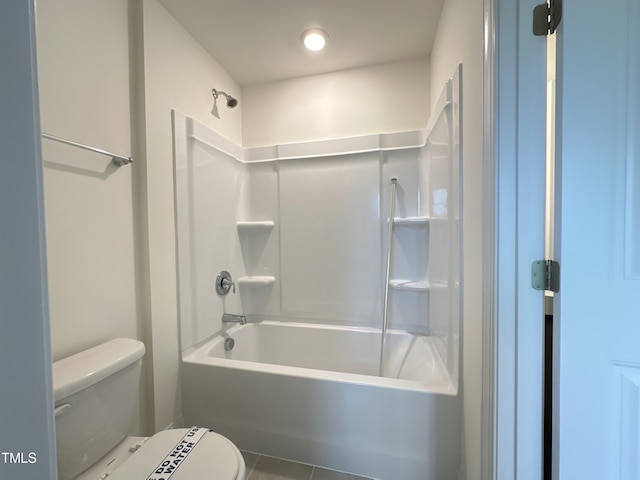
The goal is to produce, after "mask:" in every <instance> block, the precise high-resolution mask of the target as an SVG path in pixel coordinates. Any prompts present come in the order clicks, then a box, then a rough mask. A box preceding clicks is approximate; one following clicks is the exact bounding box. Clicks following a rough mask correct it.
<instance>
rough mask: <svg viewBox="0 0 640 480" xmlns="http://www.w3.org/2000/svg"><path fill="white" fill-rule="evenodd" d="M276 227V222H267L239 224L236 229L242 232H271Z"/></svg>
mask: <svg viewBox="0 0 640 480" xmlns="http://www.w3.org/2000/svg"><path fill="white" fill-rule="evenodd" d="M274 226H275V222H273V221H272V220H266V221H264V222H238V223H236V227H237V228H238V231H242V230H270V229H272V228H273V227H274Z"/></svg>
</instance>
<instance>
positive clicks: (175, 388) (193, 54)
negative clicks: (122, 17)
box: [136, 0, 243, 430]
mask: <svg viewBox="0 0 640 480" xmlns="http://www.w3.org/2000/svg"><path fill="white" fill-rule="evenodd" d="M141 8H142V10H141V11H138V14H139V18H137V19H136V22H137V24H136V28H137V29H138V30H139V32H142V35H141V38H139V39H138V40H139V41H140V43H139V44H138V48H137V54H138V55H139V58H138V61H139V66H140V68H141V69H143V70H140V71H138V72H137V75H138V78H139V81H140V85H139V87H140V98H139V99H138V101H139V102H140V103H138V105H137V108H138V114H139V117H138V121H139V122H140V124H139V125H138V134H140V135H144V136H145V138H144V139H143V141H142V142H141V145H140V149H139V152H140V155H141V162H143V166H142V172H141V177H140V182H139V183H138V184H137V185H136V188H137V189H138V191H139V194H140V196H141V199H140V201H141V204H142V216H141V223H142V225H143V227H142V229H143V239H142V240H143V244H144V245H145V252H144V254H145V258H144V259H143V268H142V270H141V277H142V285H143V287H142V288H143V289H144V292H145V293H144V295H145V300H146V304H145V309H144V311H145V319H144V323H145V330H146V332H147V344H148V345H149V346H150V347H151V349H152V355H153V376H152V379H151V381H152V384H153V386H152V391H153V402H154V403H153V406H152V407H153V419H152V423H153V428H154V429H155V430H161V429H164V428H167V427H168V426H171V425H173V424H177V423H180V422H181V402H180V385H179V378H178V377H179V372H178V366H179V363H178V362H179V351H180V349H179V345H178V311H177V293H176V285H177V280H176V261H175V253H176V252H175V246H176V244H175V227H174V195H173V144H172V129H171V110H172V109H176V110H178V111H180V112H183V113H185V114H188V115H190V116H192V117H194V118H195V119H197V120H198V121H199V122H201V123H203V124H204V125H206V126H208V127H209V128H211V129H212V130H214V131H216V132H217V133H219V134H221V135H222V136H224V137H227V138H228V139H229V140H231V141H233V142H235V143H239V144H241V143H242V129H241V120H240V119H241V115H242V104H243V101H242V96H241V94H240V87H239V86H238V85H237V84H236V83H235V81H234V80H233V79H232V78H231V77H230V76H229V75H228V74H227V73H226V72H225V71H224V70H223V69H222V68H221V67H220V66H219V65H218V64H217V63H216V62H215V61H214V60H213V59H211V57H210V56H209V55H208V54H207V53H206V52H205V51H204V49H203V48H202V47H201V46H200V45H199V44H198V43H196V42H195V40H194V39H193V38H192V37H191V36H190V35H189V34H188V33H187V32H186V31H185V30H184V29H183V28H182V26H180V25H179V24H178V23H177V22H176V21H175V19H174V18H173V17H172V16H171V15H170V14H169V13H168V12H167V11H166V10H165V9H164V7H162V6H161V5H160V4H159V3H158V1H157V0H144V1H143V2H142V4H141ZM212 88H216V89H218V90H223V91H225V92H228V93H230V94H231V95H233V96H234V97H236V98H238V99H239V100H240V105H239V106H238V107H237V108H235V109H234V110H229V109H227V108H226V107H224V106H223V105H222V102H219V115H220V118H216V117H215V116H213V115H212V114H211V108H212V105H213V98H212V96H211V89H212ZM212 280H213V278H212Z"/></svg>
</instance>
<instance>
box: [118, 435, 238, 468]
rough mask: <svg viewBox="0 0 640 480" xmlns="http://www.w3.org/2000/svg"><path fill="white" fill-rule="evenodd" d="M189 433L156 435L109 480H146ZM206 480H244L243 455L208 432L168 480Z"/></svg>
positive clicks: (228, 443)
mask: <svg viewBox="0 0 640 480" xmlns="http://www.w3.org/2000/svg"><path fill="white" fill-rule="evenodd" d="M188 431H189V429H188V428H178V429H173V430H165V431H162V432H159V433H156V434H155V435H154V436H152V437H151V438H149V440H147V441H146V442H145V443H144V445H142V446H141V447H140V449H139V450H138V451H137V452H136V453H134V454H133V455H132V456H131V457H130V458H128V459H127V460H126V461H125V462H124V463H123V464H122V465H121V466H120V467H118V468H117V469H116V470H115V471H114V472H113V473H112V474H111V475H110V476H109V480H146V479H147V478H148V477H149V475H151V474H152V473H153V472H154V470H155V469H156V468H157V467H158V465H160V463H161V462H162V461H163V460H164V459H165V457H166V456H167V455H168V454H169V453H170V452H171V451H173V449H174V448H175V446H176V444H177V443H178V442H180V440H181V439H182V438H183V437H184V435H185V434H186V433H187V432H188ZM209 478H210V479H215V480H245V465H244V459H243V458H242V454H241V453H240V451H239V450H238V449H237V448H236V446H235V445H234V444H233V443H231V441H229V440H228V439H226V438H225V437H223V436H222V435H219V434H217V433H215V432H207V433H206V434H205V435H204V436H203V437H202V439H201V440H200V441H199V442H198V443H197V444H196V446H195V447H194V448H193V450H191V452H190V453H189V455H188V456H187V457H186V458H185V460H184V461H183V462H182V463H181V464H180V466H179V467H178V468H177V469H176V470H175V471H174V472H173V474H172V475H171V479H170V480H194V479H209Z"/></svg>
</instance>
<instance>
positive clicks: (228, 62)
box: [160, 0, 443, 86]
mask: <svg viewBox="0 0 640 480" xmlns="http://www.w3.org/2000/svg"><path fill="white" fill-rule="evenodd" d="M160 3H162V5H164V7H165V8H166V9H167V10H168V11H169V12H170V13H171V14H172V15H173V16H174V17H175V18H176V20H177V21H178V22H179V23H180V24H182V26H183V27H185V29H186V30H187V31H189V32H190V33H191V35H192V36H193V37H194V38H195V39H196V40H197V41H198V42H199V43H200V44H201V45H202V46H203V47H204V48H205V49H206V50H207V51H208V52H209V54H210V55H211V56H212V57H213V58H214V59H216V61H217V62H218V63H219V64H220V65H222V67H224V69H225V70H226V71H227V72H229V74H230V75H231V76H232V77H233V78H234V79H235V80H236V81H237V82H238V83H239V84H240V85H243V86H244V85H251V84H256V83H265V82H270V81H274V80H283V79H286V78H295V77H301V76H306V75H315V74H319V73H325V72H331V71H336V70H344V69H348V68H356V67H362V66H366V65H374V64H379V63H386V62H392V61H397V60H402V59H408V58H415V57H419V56H424V55H428V54H429V53H430V52H431V47H432V44H433V38H434V35H435V30H436V27H437V24H438V20H439V17H440V12H441V9H442V3H443V0H160ZM311 27H319V28H322V29H324V30H326V31H327V32H328V33H329V43H328V45H327V47H326V48H325V49H324V50H323V51H322V52H316V53H311V52H307V51H306V50H305V49H304V47H303V45H302V42H301V40H300V35H301V34H302V32H303V31H304V30H306V29H308V28H311Z"/></svg>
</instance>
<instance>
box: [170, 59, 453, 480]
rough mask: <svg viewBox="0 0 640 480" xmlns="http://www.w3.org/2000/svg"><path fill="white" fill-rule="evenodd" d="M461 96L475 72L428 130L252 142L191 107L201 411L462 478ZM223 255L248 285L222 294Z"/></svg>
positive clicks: (241, 438) (192, 308)
mask: <svg viewBox="0 0 640 480" xmlns="http://www.w3.org/2000/svg"><path fill="white" fill-rule="evenodd" d="M460 106H461V102H460V83H459V71H458V72H457V73H456V75H454V77H452V79H450V80H449V82H448V83H447V85H446V86H445V89H444V92H443V94H442V96H441V98H440V100H439V102H438V104H437V105H436V108H435V109H434V112H435V113H434V114H433V117H432V119H431V120H430V122H429V124H428V126H427V127H426V128H425V129H424V130H421V131H414V132H404V133H393V134H380V135H371V136H366V137H357V138H347V139H338V140H327V141H319V142H309V143H300V144H289V145H278V146H273V147H264V148H252V149H243V148H241V147H239V146H237V145H234V144H232V143H230V142H229V141H227V140H226V139H224V138H222V137H220V136H219V135H217V134H215V133H214V132H212V131H210V130H208V129H207V128H206V127H204V126H202V125H200V124H198V123H197V122H195V121H194V120H193V119H191V118H188V117H186V116H183V115H181V114H180V113H178V112H174V119H173V120H174V136H175V137H174V145H175V152H174V153H175V188H176V222H177V235H178V252H177V255H178V274H179V307H180V308H179V313H180V341H181V347H182V351H183V362H182V384H183V409H184V417H185V420H186V422H187V423H189V424H191V423H193V424H199V425H203V426H208V427H211V428H215V429H216V430H217V431H220V432H221V433H223V434H225V435H227V436H229V438H231V439H232V440H233V441H234V442H235V443H237V444H238V445H239V446H240V447H241V448H244V449H247V450H252V451H256V452H258V453H262V454H267V455H274V456H280V457H286V458H290V459H294V460H298V461H302V462H308V463H313V464H317V465H323V466H326V467H329V468H332V469H337V470H343V471H348V472H353V473H358V474H361V475H368V476H372V477H375V478H378V479H381V480H413V479H415V478H424V479H428V480H431V479H433V480H435V479H447V478H452V479H454V478H457V468H458V466H459V461H460V424H459V417H460V405H461V403H460V398H459V395H458V391H459V385H458V379H459V352H460V340H461V335H460V332H459V325H460V313H461V312H460V288H461V286H460V282H459V279H460V275H459V272H460V268H461V263H460V227H459V225H460V205H461V202H460V190H459V186H460V184H461V179H460V167H459V164H460V131H459V125H460V118H459V115H460ZM265 128H268V126H265ZM391 177H396V178H398V187H397V203H396V211H395V215H394V217H395V218H394V219H393V222H394V225H393V228H394V234H393V237H392V241H393V242H394V256H393V261H392V269H391V281H390V285H391V289H390V291H391V297H390V306H391V308H390V315H389V330H388V332H389V337H388V345H389V348H388V350H387V351H385V356H384V362H385V365H388V366H386V367H385V372H386V375H385V378H379V377H376V376H375V375H376V373H377V371H378V365H377V362H378V360H379V357H378V356H377V355H378V354H379V350H376V349H379V345H380V339H381V338H380V327H381V323H382V313H383V312H382V310H383V295H384V290H385V288H384V282H385V279H384V274H385V272H384V259H385V252H386V250H387V242H388V239H387V236H388V235H387V232H388V223H387V222H388V221H389V220H388V218H389V208H390V207H389V204H390V191H391V190H390V178H391ZM222 270H227V271H228V272H230V273H231V275H232V277H233V281H234V282H235V283H236V285H237V293H236V294H233V293H229V294H228V295H225V296H219V295H217V294H216V290H215V278H216V275H217V274H218V272H220V271H222ZM223 313H232V314H243V315H244V316H245V317H246V318H247V320H248V322H249V323H248V325H242V326H230V325H228V324H223V323H222V322H221V318H222V315H223ZM226 338H233V339H234V340H235V344H236V346H235V348H234V349H233V350H225V349H224V348H223V343H224V340H225V339H226ZM376 351H377V352H378V353H376ZM356 364H357V365H359V367H358V368H357V369H355V370H354V369H353V368H352V367H353V365H356ZM323 425H324V426H325V427H322V426H323ZM328 426H331V427H330V428H329V427H328Z"/></svg>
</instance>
